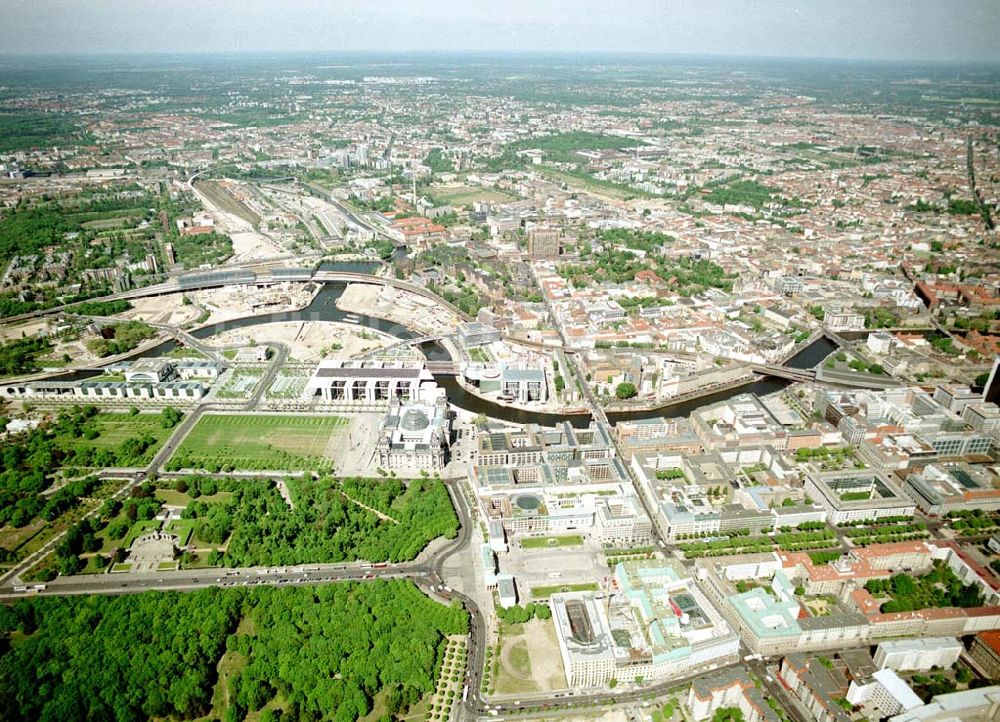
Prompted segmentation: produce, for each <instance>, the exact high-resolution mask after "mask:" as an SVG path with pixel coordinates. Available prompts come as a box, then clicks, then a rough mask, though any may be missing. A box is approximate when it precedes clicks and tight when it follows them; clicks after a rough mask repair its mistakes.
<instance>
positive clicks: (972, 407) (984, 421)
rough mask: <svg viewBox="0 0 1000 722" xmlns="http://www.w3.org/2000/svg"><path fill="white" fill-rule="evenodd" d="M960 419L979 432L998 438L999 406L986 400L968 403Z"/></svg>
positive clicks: (999, 425) (999, 433) (999, 432)
mask: <svg viewBox="0 0 1000 722" xmlns="http://www.w3.org/2000/svg"><path fill="white" fill-rule="evenodd" d="M962 419H963V420H965V422H966V423H967V424H968V425H969V426H971V427H972V428H973V429H975V430H976V431H978V432H979V433H981V434H989V435H990V436H992V437H993V438H994V439H996V438H1000V406H997V405H996V404H993V403H990V402H988V401H983V402H981V403H976V404H969V405H968V406H966V407H965V410H964V411H962Z"/></svg>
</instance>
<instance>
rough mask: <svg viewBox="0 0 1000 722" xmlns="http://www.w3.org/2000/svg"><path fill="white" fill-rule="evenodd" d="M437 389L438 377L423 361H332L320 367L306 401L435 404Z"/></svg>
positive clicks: (308, 385)
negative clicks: (429, 400)
mask: <svg viewBox="0 0 1000 722" xmlns="http://www.w3.org/2000/svg"><path fill="white" fill-rule="evenodd" d="M437 389H438V386H437V383H436V382H435V381H434V376H433V375H432V374H431V372H430V371H428V370H427V369H426V368H424V365H423V364H422V363H420V362H408V361H361V360H345V359H328V360H324V361H320V363H319V365H318V366H317V367H316V370H315V371H314V372H313V375H312V377H310V379H309V381H308V382H307V383H306V386H305V389H304V390H303V392H302V400H303V401H314V400H317V399H318V400H321V401H323V402H325V403H330V404H338V405H351V404H363V405H372V406H378V405H382V406H388V405H389V403H390V402H392V401H396V402H399V403H407V402H414V403H421V402H426V401H427V400H428V398H430V399H431V400H432V401H433V399H434V398H436V396H437Z"/></svg>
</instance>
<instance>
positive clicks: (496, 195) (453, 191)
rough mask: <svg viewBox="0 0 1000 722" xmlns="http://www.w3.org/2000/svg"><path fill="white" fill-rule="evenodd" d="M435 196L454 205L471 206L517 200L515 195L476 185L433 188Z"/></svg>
mask: <svg viewBox="0 0 1000 722" xmlns="http://www.w3.org/2000/svg"><path fill="white" fill-rule="evenodd" d="M432 193H433V194H434V197H435V198H436V199H438V200H440V201H443V202H444V203H448V204H449V205H453V206H471V205H472V204H473V203H508V202H510V201H512V200H515V197H514V196H511V195H508V194H507V193H501V192H500V191H494V190H489V189H486V188H476V187H474V186H465V185H462V186H445V187H443V188H433V189H432Z"/></svg>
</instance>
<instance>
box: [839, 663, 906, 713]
mask: <svg viewBox="0 0 1000 722" xmlns="http://www.w3.org/2000/svg"><path fill="white" fill-rule="evenodd" d="M846 699H847V701H848V702H850V703H851V704H853V705H857V706H859V707H861V708H862V713H863V714H865V715H866V716H867V718H868V719H871V718H875V719H884V718H886V717H890V716H892V715H896V714H899V713H900V712H905V711H907V710H911V709H914V708H915V707H920V706H921V705H923V700H921V699H920V698H919V697H918V696H917V695H916V694H915V693H914V692H913V690H912V689H910V685H908V684H907V683H906V682H904V681H903V680H902V679H901V678H900V676H899V675H898V674H896V671H895V670H893V669H880V670H878V671H877V672H875V673H874V674H872V675H871V677H869V678H867V679H863V680H858V679H855V680H851V686H850V688H849V689H848V690H847V695H846Z"/></svg>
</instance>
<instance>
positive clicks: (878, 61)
mask: <svg viewBox="0 0 1000 722" xmlns="http://www.w3.org/2000/svg"><path fill="white" fill-rule="evenodd" d="M323 56H327V57H338V56H339V57H364V56H369V57H378V56H384V57H399V58H406V57H421V58H461V57H465V56H469V57H487V58H489V57H494V58H511V59H517V58H550V57H557V58H580V59H595V58H634V59H649V60H670V59H674V60H721V61H755V62H756V61H763V62H786V63H794V62H808V63H816V64H823V63H834V64H845V65H897V66H920V65H928V66H980V67H997V68H1000V56H998V57H997V58H996V59H974V58H967V59H959V58H955V59H949V58H892V57H864V58H858V57H834V56H825V55H764V54H732V53H711V52H698V53H696V52H668V51H655V50H565V49H547V50H522V49H476V48H470V49H453V50H452V49H448V50H432V49H424V48H412V49H356V50H355V49H352V50H340V49H337V50H247V49H229V50H223V49H216V50H152V51H150V50H94V51H80V52H53V51H47V52H37V53H32V52H17V53H8V52H4V51H2V50H0V61H8V60H87V59H119V58H146V59H157V58H164V59H167V58H170V59H182V58H196V57H202V58H204V57H220V58H221V57H253V58H260V59H266V58H279V57H323Z"/></svg>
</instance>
